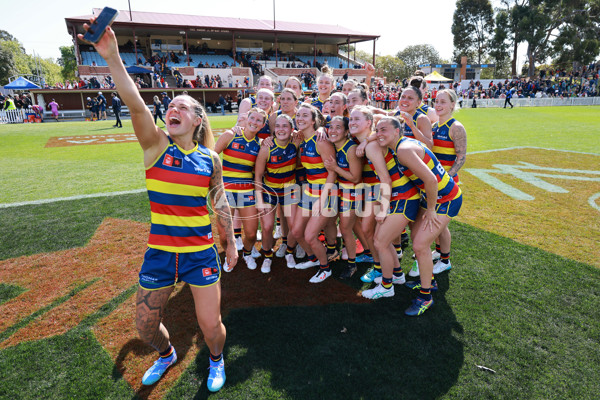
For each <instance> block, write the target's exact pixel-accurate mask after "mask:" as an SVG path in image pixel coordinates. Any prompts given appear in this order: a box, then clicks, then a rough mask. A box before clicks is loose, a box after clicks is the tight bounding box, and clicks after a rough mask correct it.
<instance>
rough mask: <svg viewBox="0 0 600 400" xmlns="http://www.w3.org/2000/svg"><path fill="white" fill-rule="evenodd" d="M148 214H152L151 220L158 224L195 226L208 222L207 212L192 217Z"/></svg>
mask: <svg viewBox="0 0 600 400" xmlns="http://www.w3.org/2000/svg"><path fill="white" fill-rule="evenodd" d="M150 215H151V216H152V222H154V223H156V224H159V225H169V226H190V227H196V226H203V225H208V224H210V217H209V215H208V214H206V215H201V216H194V217H178V216H175V215H165V214H157V213H153V212H151V213H150Z"/></svg>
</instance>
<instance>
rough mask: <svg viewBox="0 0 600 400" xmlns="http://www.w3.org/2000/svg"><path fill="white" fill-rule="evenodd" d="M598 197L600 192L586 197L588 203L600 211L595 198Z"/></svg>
mask: <svg viewBox="0 0 600 400" xmlns="http://www.w3.org/2000/svg"><path fill="white" fill-rule="evenodd" d="M599 198H600V193H596V194H594V195H592V197H590V198H589V199H588V203H589V205H590V206H592V207H593V208H595V209H596V210H598V211H600V205H598V203H596V200H597V199H599Z"/></svg>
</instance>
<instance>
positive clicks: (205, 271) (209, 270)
mask: <svg viewBox="0 0 600 400" xmlns="http://www.w3.org/2000/svg"><path fill="white" fill-rule="evenodd" d="M212 274H213V271H212V268H202V276H204V277H207V276H211V275H212Z"/></svg>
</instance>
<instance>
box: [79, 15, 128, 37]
mask: <svg viewBox="0 0 600 400" xmlns="http://www.w3.org/2000/svg"><path fill="white" fill-rule="evenodd" d="M117 15H119V12H118V11H117V10H115V9H114V8H110V7H104V8H103V9H102V12H101V13H100V15H98V18H96V21H94V23H93V24H92V25H90V28H89V29H88V31H87V32H86V33H85V35H83V38H84V39H85V40H87V41H88V42H91V43H98V41H99V40H100V38H101V37H102V35H103V34H104V31H105V30H106V27H107V26H110V25H111V24H112V23H113V21H114V20H115V18H117Z"/></svg>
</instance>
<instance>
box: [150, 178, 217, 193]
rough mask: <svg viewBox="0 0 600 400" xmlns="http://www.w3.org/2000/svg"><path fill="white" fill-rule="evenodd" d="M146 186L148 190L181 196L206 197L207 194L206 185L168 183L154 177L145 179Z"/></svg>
mask: <svg viewBox="0 0 600 400" xmlns="http://www.w3.org/2000/svg"><path fill="white" fill-rule="evenodd" d="M146 187H147V188H148V190H151V191H153V192H160V193H166V194H175V195H181V196H197V197H206V195H207V194H208V188H206V187H198V186H191V185H182V184H179V183H168V182H162V181H157V180H155V179H147V180H146Z"/></svg>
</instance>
